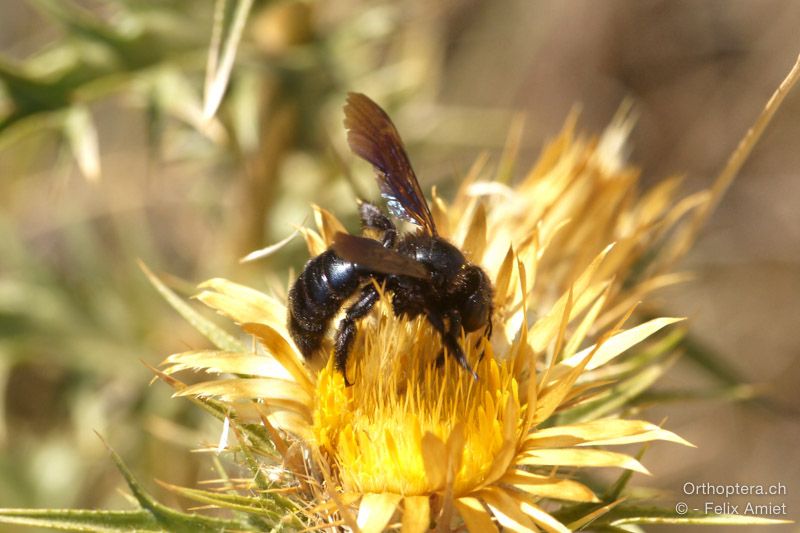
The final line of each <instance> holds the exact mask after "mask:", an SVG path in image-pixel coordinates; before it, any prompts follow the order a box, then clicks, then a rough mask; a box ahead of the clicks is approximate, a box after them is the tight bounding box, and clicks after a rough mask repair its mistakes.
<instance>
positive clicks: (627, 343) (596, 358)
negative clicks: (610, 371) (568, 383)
mask: <svg viewBox="0 0 800 533" xmlns="http://www.w3.org/2000/svg"><path fill="white" fill-rule="evenodd" d="M681 320H684V319H683V318H655V319H653V320H650V321H649V322H645V323H644V324H641V325H639V326H636V327H635V328H631V329H627V330H625V331H622V332H620V333H617V334H616V335H614V336H613V337H611V338H609V339H607V340H606V341H604V342H603V343H602V344H601V345H600V347H599V348H597V346H596V345H592V346H589V347H588V348H586V349H585V350H581V351H580V352H578V353H576V354H575V355H573V356H572V357H570V358H569V359H565V360H563V361H562V362H561V363H560V365H559V366H564V367H570V368H574V367H576V366H577V365H578V364H580V363H581V362H582V361H583V360H584V359H585V358H586V357H588V356H589V355H590V354H591V353H592V351H593V350H595V349H597V351H596V352H595V353H594V355H593V356H592V360H591V361H589V363H588V364H587V365H586V369H587V370H591V369H594V368H597V367H599V366H602V365H604V364H606V363H607V362H609V361H611V360H612V359H614V358H615V357H617V356H618V355H620V354H621V353H623V352H624V351H625V350H627V349H628V348H630V347H631V346H635V345H636V344H639V343H640V342H642V341H643V340H645V339H646V338H647V337H649V336H650V335H652V334H654V333H655V332H657V331H658V330H660V329H662V328H664V327H666V326H669V325H670V324H674V323H675V322H680V321H681Z"/></svg>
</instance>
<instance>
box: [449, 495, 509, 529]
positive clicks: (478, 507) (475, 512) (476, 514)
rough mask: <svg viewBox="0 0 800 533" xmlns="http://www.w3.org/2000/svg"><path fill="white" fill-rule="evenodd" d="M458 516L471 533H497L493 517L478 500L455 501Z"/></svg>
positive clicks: (461, 499) (460, 499)
mask: <svg viewBox="0 0 800 533" xmlns="http://www.w3.org/2000/svg"><path fill="white" fill-rule="evenodd" d="M455 505H456V509H457V510H458V514H460V515H461V518H462V519H463V520H464V524H466V526H467V529H468V530H469V531H470V532H471V533H484V532H487V533H491V532H494V533H497V531H498V530H497V526H495V525H494V522H493V521H492V517H491V515H490V514H489V511H487V510H486V509H485V508H484V507H483V504H482V503H481V502H480V500H478V499H477V498H472V497H468V498H459V499H457V500H456V501H455Z"/></svg>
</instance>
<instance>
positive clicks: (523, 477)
mask: <svg viewBox="0 0 800 533" xmlns="http://www.w3.org/2000/svg"><path fill="white" fill-rule="evenodd" d="M500 483H502V484H504V485H511V486H513V487H514V488H516V489H519V490H521V491H523V492H526V493H527V494H531V495H533V496H538V497H541V498H554V499H557V500H568V501H573V502H598V501H600V500H598V499H597V496H595V494H594V492H592V490H591V489H590V488H589V487H587V486H586V485H584V484H583V483H578V482H577V481H572V480H571V479H561V478H557V477H553V476H542V475H538V474H532V473H530V472H525V471H523V470H513V471H511V472H508V473H507V474H506V475H504V476H503V477H502V478H501V479H500Z"/></svg>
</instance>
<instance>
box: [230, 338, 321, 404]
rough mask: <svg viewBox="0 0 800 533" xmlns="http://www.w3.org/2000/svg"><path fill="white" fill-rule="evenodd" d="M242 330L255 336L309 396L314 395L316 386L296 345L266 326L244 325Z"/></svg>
mask: <svg viewBox="0 0 800 533" xmlns="http://www.w3.org/2000/svg"><path fill="white" fill-rule="evenodd" d="M242 329H243V330H244V331H245V332H247V333H250V334H251V335H254V336H255V337H256V338H257V339H258V340H259V341H260V342H261V344H262V345H263V346H264V349H265V350H266V351H267V353H269V354H270V355H272V357H274V358H275V359H277V360H278V362H279V363H280V364H281V365H283V367H284V368H285V369H286V370H288V371H289V373H291V374H292V377H294V379H295V381H297V383H299V384H300V385H301V386H302V387H303V388H304V389H305V390H306V391H308V393H309V394H311V393H312V391H313V389H314V386H313V384H312V382H311V377H309V372H308V370H306V368H305V366H304V365H303V363H302V362H301V360H300V356H299V354H298V352H297V350H296V349H295V348H294V345H293V344H292V345H290V344H289V342H288V341H287V340H286V337H284V336H283V335H281V334H280V333H279V332H277V331H276V330H275V329H273V328H272V327H270V326H267V325H265V324H251V323H249V324H242Z"/></svg>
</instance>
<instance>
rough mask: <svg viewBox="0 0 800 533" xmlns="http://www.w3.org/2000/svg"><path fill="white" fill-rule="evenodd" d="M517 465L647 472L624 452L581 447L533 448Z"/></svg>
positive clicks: (522, 456)
mask: <svg viewBox="0 0 800 533" xmlns="http://www.w3.org/2000/svg"><path fill="white" fill-rule="evenodd" d="M516 464H517V465H541V466H592V467H604V466H613V467H618V468H625V469H627V470H633V471H634V472H641V473H642V474H649V473H650V472H648V470H647V469H646V468H645V467H644V465H642V463H640V462H639V461H637V460H636V459H634V458H633V457H631V456H629V455H625V454H624V453H617V452H609V451H606V450H593V449H583V448H558V449H539V448H537V449H535V450H529V451H526V452H523V453H522V454H521V455H520V456H519V457H518V458H517V460H516Z"/></svg>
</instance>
